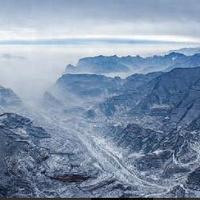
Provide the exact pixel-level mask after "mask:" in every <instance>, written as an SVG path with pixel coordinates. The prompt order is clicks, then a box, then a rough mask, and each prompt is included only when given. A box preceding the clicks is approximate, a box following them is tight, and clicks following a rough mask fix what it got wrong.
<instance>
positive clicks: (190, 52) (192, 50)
mask: <svg viewBox="0 0 200 200" xmlns="http://www.w3.org/2000/svg"><path fill="white" fill-rule="evenodd" d="M172 52H175V53H181V54H184V55H186V56H192V55H194V54H199V53H200V47H196V48H183V49H178V50H173V51H170V52H169V53H172Z"/></svg>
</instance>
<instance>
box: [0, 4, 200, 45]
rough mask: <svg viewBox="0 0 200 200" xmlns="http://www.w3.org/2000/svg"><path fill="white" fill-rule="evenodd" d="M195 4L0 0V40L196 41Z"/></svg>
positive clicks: (198, 19)
mask: <svg viewBox="0 0 200 200" xmlns="http://www.w3.org/2000/svg"><path fill="white" fill-rule="evenodd" d="M199 10H200V1H199V0H190V1H188V0H148V1H147V0H101V1H99V0H84V1H83V0H42V1H41V0H34V1H31V0H0V40H1V41H2V40H10V41H13V40H23V39H24V40H40V39H43V40H45V39H54V40H55V39H69V38H71V39H74V38H77V37H78V38H83V39H84V38H87V39H95V38H97V39H101V38H105V37H107V38H109V39H112V38H113V39H116V38H118V39H120V38H121V37H128V38H130V37H133V38H132V39H135V38H136V37H138V36H140V37H142V40H144V39H145V38H147V39H148V38H150V37H152V38H153V41H154V40H163V41H168V40H171V41H173V40H174V38H175V40H177V41H182V42H185V41H189V42H196V43H197V42H198V41H199V39H200V12H199Z"/></svg>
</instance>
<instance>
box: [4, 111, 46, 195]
mask: <svg viewBox="0 0 200 200" xmlns="http://www.w3.org/2000/svg"><path fill="white" fill-rule="evenodd" d="M48 137H49V135H48V134H47V133H46V131H45V130H44V129H42V128H39V127H35V126H33V125H32V123H31V121H30V120H29V119H27V118H24V117H21V116H19V115H16V114H2V115H0V171H1V173H0V197H34V196H36V195H37V187H35V183H36V182H37V177H38V175H39V174H38V173H41V167H42V162H43V161H44V160H45V159H47V157H48V152H47V151H45V150H44V149H42V148H40V147H38V146H37V145H36V144H38V143H39V141H40V140H41V139H44V138H48Z"/></svg>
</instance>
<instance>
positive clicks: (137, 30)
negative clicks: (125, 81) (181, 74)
mask: <svg viewBox="0 0 200 200" xmlns="http://www.w3.org/2000/svg"><path fill="white" fill-rule="evenodd" d="M199 10H200V0H0V85H2V86H5V87H9V88H11V89H13V90H14V91H15V92H16V93H17V94H18V95H19V96H20V97H22V98H23V99H32V98H34V97H36V98H37V97H41V96H42V94H43V93H44V92H45V91H46V90H47V89H48V88H49V87H51V85H53V84H54V83H55V82H56V80H57V79H58V78H59V77H60V76H61V75H62V73H63V72H64V70H65V67H66V66H67V65H68V64H70V63H72V64H76V63H77V61H78V59H80V58H82V57H88V56H97V55H115V54H116V55H118V56H127V55H142V56H147V55H155V54H158V53H162V52H168V51H169V50H173V49H179V48H183V47H195V46H200V12H199Z"/></svg>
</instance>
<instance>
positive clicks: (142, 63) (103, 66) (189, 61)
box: [65, 52, 200, 75]
mask: <svg viewBox="0 0 200 200" xmlns="http://www.w3.org/2000/svg"><path fill="white" fill-rule="evenodd" d="M198 66H200V54H194V55H190V56H187V55H184V54H181V53H178V52H177V53H175V52H172V53H170V54H167V55H164V56H152V57H146V58H144V57H141V56H135V57H134V56H127V57H118V56H116V55H115V56H110V57H107V56H97V57H91V58H90V57H89V58H83V59H80V60H79V61H78V64H77V65H76V66H73V65H68V66H67V67H66V71H65V72H66V73H94V74H107V75H109V74H120V73H121V74H122V75H128V74H131V73H149V72H155V71H170V70H172V69H174V68H192V67H198Z"/></svg>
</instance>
